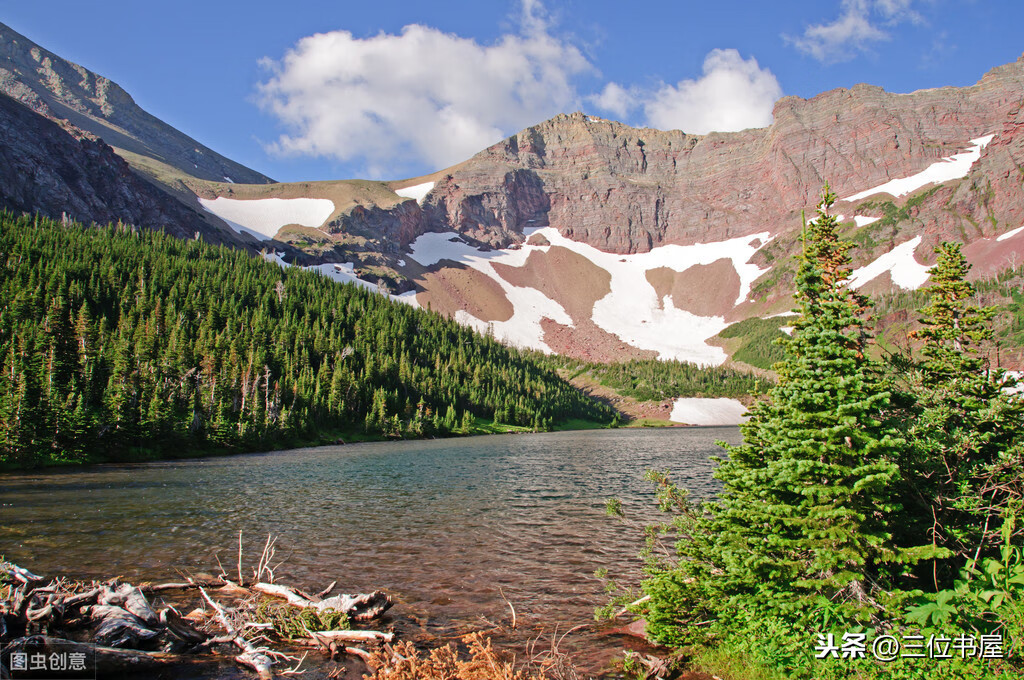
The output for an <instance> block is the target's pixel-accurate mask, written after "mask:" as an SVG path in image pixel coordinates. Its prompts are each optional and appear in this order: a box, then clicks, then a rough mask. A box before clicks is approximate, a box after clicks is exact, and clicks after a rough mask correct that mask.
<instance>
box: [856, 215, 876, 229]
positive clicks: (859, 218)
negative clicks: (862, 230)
mask: <svg viewBox="0 0 1024 680" xmlns="http://www.w3.org/2000/svg"><path fill="white" fill-rule="evenodd" d="M880 219H882V218H881V217H865V216H864V215H854V216H853V221H854V222H856V223H857V226H858V227H866V226H868V225H869V224H874V223H875V222H877V221H878V220H880Z"/></svg>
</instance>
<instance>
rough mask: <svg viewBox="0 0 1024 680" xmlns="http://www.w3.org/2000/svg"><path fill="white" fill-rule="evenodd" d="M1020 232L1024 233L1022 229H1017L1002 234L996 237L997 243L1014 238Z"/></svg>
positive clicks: (1023, 228)
mask: <svg viewBox="0 0 1024 680" xmlns="http://www.w3.org/2000/svg"><path fill="white" fill-rule="evenodd" d="M1022 231H1024V227H1017V228H1016V229H1014V230H1013V231H1008V232H1006V233H1005V234H1003V235H1002V236H999V237H997V238H996V240H997V241H1005V240H1007V239H1011V238H1013V237H1014V236H1016V235H1017V234H1019V233H1020V232H1022Z"/></svg>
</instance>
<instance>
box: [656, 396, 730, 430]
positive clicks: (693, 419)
mask: <svg viewBox="0 0 1024 680" xmlns="http://www.w3.org/2000/svg"><path fill="white" fill-rule="evenodd" d="M746 412H747V407H746V406H744V405H743V404H741V403H740V402H738V401H736V400H735V399H725V398H719V399H698V398H690V397H684V398H681V399H676V400H675V403H674V404H673V406H672V415H670V416H669V420H671V421H672V422H674V423H686V424H688V425H739V424H740V423H745V422H746V421H747V420H749V417H748V416H746V415H744V414H745V413H746Z"/></svg>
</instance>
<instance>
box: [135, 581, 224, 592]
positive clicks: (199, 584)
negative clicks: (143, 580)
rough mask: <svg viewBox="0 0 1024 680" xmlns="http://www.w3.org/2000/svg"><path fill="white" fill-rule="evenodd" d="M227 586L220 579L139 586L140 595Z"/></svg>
mask: <svg viewBox="0 0 1024 680" xmlns="http://www.w3.org/2000/svg"><path fill="white" fill-rule="evenodd" d="M227 584H228V582H227V581H225V580H224V579H222V578H209V579H189V580H188V581H181V582H179V583H151V584H148V585H141V586H139V590H140V591H141V592H142V593H161V592H164V591H166V590H193V589H197V588H221V587H223V586H226V585H227Z"/></svg>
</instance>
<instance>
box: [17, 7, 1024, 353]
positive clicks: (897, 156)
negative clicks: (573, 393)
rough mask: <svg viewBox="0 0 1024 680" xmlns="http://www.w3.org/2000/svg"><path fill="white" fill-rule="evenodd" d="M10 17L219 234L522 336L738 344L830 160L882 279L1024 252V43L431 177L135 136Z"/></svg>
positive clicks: (113, 106) (538, 144)
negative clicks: (723, 116)
mask: <svg viewBox="0 0 1024 680" xmlns="http://www.w3.org/2000/svg"><path fill="white" fill-rule="evenodd" d="M0 28H2V29H5V30H6V32H4V31H2V30H0V38H3V40H4V47H3V51H2V52H0V57H2V59H0V90H6V91H9V92H12V93H13V94H15V95H16V96H17V98H18V99H19V101H21V102H22V103H23V104H25V105H26V106H28V107H29V108H31V107H33V106H34V107H35V109H38V111H37V113H34V114H33V115H40V112H41V113H48V114H49V115H50V117H52V118H55V119H56V120H57V121H58V122H60V123H61V125H62V127H63V129H64V130H65V131H67V132H68V133H69V134H72V136H74V137H75V138H77V139H82V138H83V135H89V134H92V135H95V136H98V137H100V138H102V139H104V140H105V141H107V142H108V143H110V144H111V146H113V147H115V151H117V153H118V154H119V155H121V156H122V157H123V158H125V159H126V160H127V162H128V163H129V164H130V165H131V166H132V168H133V169H134V171H135V173H136V175H137V176H139V177H143V178H145V179H147V180H149V181H150V182H151V183H153V184H154V185H155V186H157V187H160V188H161V190H162V191H165V192H166V195H167V196H173V197H174V198H175V199H177V200H178V201H180V202H181V203H182V204H183V206H184V208H185V209H186V210H187V211H188V220H192V221H190V222H188V223H189V224H190V225H191V224H202V225H205V226H204V227H203V228H202V229H200V231H202V232H203V233H204V234H205V235H207V237H208V238H212V239H213V240H215V241H216V240H217V239H221V240H225V241H227V242H232V243H235V244H236V245H242V246H243V247H246V248H248V249H250V250H257V249H263V250H265V251H269V253H268V254H273V255H274V256H275V257H276V259H277V261H279V262H281V263H282V264H283V265H293V264H294V265H306V266H314V267H316V269H317V270H318V271H319V272H321V273H322V274H324V275H326V276H329V277H331V278H333V279H335V280H337V281H354V282H356V283H359V284H361V285H364V286H369V287H372V288H377V289H379V290H382V291H383V292H387V293H401V295H398V296H396V299H398V300H400V301H402V302H406V303H409V304H413V305H418V306H428V307H431V308H434V309H437V310H438V311H441V312H443V313H444V314H446V315H448V316H452V317H454V318H455V319H457V320H459V321H460V322H462V323H464V324H467V325H470V326H473V327H475V328H477V329H479V330H480V331H482V332H486V333H493V334H494V335H495V336H496V337H498V338H500V339H503V340H505V341H506V342H508V343H510V344H517V345H522V346H527V347H532V348H535V349H541V350H544V351H554V352H558V353H561V354H567V355H570V356H575V357H578V358H581V359H586V360H597V361H610V360H621V359H625V358H653V357H660V358H663V359H664V358H674V359H679V360H686V361H695V362H704V363H711V364H720V363H722V362H723V361H725V360H727V359H728V357H729V356H730V355H731V354H733V353H734V351H736V350H735V347H736V346H739V345H741V344H742V343H741V342H740V341H739V340H734V339H724V340H723V339H722V338H724V337H725V336H719V335H718V334H719V333H720V332H723V331H724V330H725V328H726V327H728V326H730V325H732V324H735V323H736V322H740V321H743V320H745V319H749V318H754V317H761V318H768V317H771V316H772V315H775V314H778V313H780V312H785V311H786V310H787V309H788V306H789V302H790V299H791V298H790V296H791V291H792V279H793V273H794V271H793V270H794V267H793V263H792V258H791V256H792V255H793V254H794V253H795V252H797V249H798V247H799V246H798V244H799V234H800V231H801V221H800V215H801V212H802V211H805V210H808V209H811V208H813V206H814V204H815V203H816V202H817V197H818V195H819V192H820V191H821V187H822V185H823V184H825V183H826V182H828V183H830V185H831V187H832V188H833V190H835V191H836V192H837V193H838V194H839V196H840V197H841V198H843V199H845V200H842V201H840V202H839V204H838V210H839V211H841V212H842V213H844V217H843V220H842V221H843V224H844V237H846V238H848V239H851V240H853V241H854V242H855V243H856V244H857V245H858V248H857V250H856V251H855V253H854V257H855V262H854V265H855V267H856V268H857V269H856V272H855V279H854V281H855V283H854V285H856V286H858V287H863V288H864V289H865V290H866V291H867V292H885V291H889V290H901V289H914V288H917V287H919V286H920V285H922V284H923V283H924V281H926V280H927V267H928V266H929V263H931V262H933V261H934V258H933V254H932V250H933V248H934V246H935V245H936V244H937V243H939V242H940V241H942V240H948V239H955V240H959V241H962V242H963V243H965V248H964V252H965V253H966V254H967V255H968V257H969V258H971V260H972V262H974V263H975V270H974V275H975V276H988V275H991V274H992V273H994V272H998V271H1001V270H1003V269H1006V268H1007V267H1008V266H1010V265H1012V264H1013V262H1015V261H1016V259H1015V258H1016V256H1017V250H1016V249H1018V248H1020V249H1021V252H1022V253H1024V232H1022V230H1021V229H1019V228H1018V227H1021V226H1022V225H1024V170H1022V168H1024V114H1022V108H1024V56H1022V57H1021V58H1020V59H1018V60H1016V61H1015V62H1012V63H1009V64H1005V65H1002V66H998V67H996V68H993V69H991V70H989V71H988V72H987V73H986V74H984V75H983V76H982V77H981V78H980V79H979V81H978V82H977V83H976V84H974V85H971V86H968V87H961V88H956V87H943V88H932V89H928V90H919V91H917V92H912V93H905V94H902V93H888V92H885V91H884V90H883V89H882V88H879V87H875V86H871V85H864V84H860V85H855V86H853V87H851V88H836V89H833V90H829V91H827V92H823V93H821V94H819V95H817V96H815V97H812V98H810V99H804V98H800V97H792V96H791V97H783V98H782V99H780V100H779V101H778V102H776V104H775V108H774V121H773V123H772V124H771V125H770V126H768V127H765V128H754V129H748V130H743V131H739V132H724V133H722V132H712V133H709V134H706V135H693V134H687V133H685V132H683V131H679V130H668V131H663V130H655V129H651V128H633V127H630V126H628V125H625V124H623V123H619V122H616V121H611V120H607V119H604V118H600V117H595V116H588V115H586V114H584V113H582V112H576V113H571V114H560V115H558V116H555V117H554V118H551V119H549V120H547V121H543V122H541V123H538V124H537V125H533V126H530V127H527V128H524V129H523V130H521V131H519V132H518V133H516V134H514V135H511V136H509V137H507V138H505V139H503V140H501V141H499V142H497V143H496V144H493V145H491V146H490V147H488V148H486V149H484V150H482V151H480V152H479V153H477V154H475V155H474V156H472V157H471V158H469V159H467V160H465V161H463V162H461V163H459V164H456V165H454V166H452V167H450V168H446V169H442V170H439V171H437V172H434V173H431V174H429V175H424V176H422V177H419V178H409V179H404V180H395V181H373V180H337V181H326V182H291V183H272V182H270V180H269V178H266V177H265V176H262V175H259V174H258V173H256V176H255V180H256V182H255V183H242V182H236V181H229V180H234V179H240V178H241V176H240V177H237V178H236V177H233V176H231V175H227V174H224V175H223V176H218V174H219V173H221V172H223V171H224V168H225V167H227V166H225V165H223V164H221V165H217V164H213V161H210V159H211V158H214V156H213V155H212V154H213V152H210V154H211V155H208V156H207V155H204V158H203V159H198V158H193V157H190V156H189V155H188V153H191V152H183V151H182V146H181V143H179V142H180V138H184V139H187V140H189V144H191V143H192V142H193V141H194V140H191V138H188V137H187V136H184V135H181V133H179V132H177V131H175V130H173V128H170V126H166V125H164V124H162V123H160V122H159V121H156V123H159V125H156V124H152V125H150V127H149V128H146V129H147V130H148V131H149V132H147V133H146V134H142V133H139V134H140V138H139V140H137V141H139V143H140V144H143V143H144V144H143V145H142V146H141V147H138V150H141V151H143V152H145V153H148V154H149V155H145V154H139V153H135V152H133V151H132V150H130V149H127V148H118V147H117V142H118V141H122V142H123V141H124V140H123V139H122V138H121V137H118V135H123V134H124V133H127V132H129V131H128V130H127V128H124V127H119V126H118V125H116V124H115V123H112V122H111V121H116V120H120V119H118V118H117V117H116V116H115V114H116V113H117V112H118V111H119V110H121V109H123V110H127V111H131V112H134V111H135V110H136V109H137V107H135V105H134V102H133V101H132V100H131V98H130V96H129V95H128V94H127V93H125V92H124V91H123V90H121V89H120V88H117V86H116V85H114V84H113V83H111V82H110V81H109V80H107V79H104V78H102V76H97V75H96V74H93V73H92V72H90V71H87V70H86V69H83V68H82V67H80V66H77V65H74V64H71V63H70V62H66V61H64V60H60V58H59V57H56V55H53V54H52V53H49V52H45V51H43V50H42V49H41V48H38V46H35V45H34V43H32V44H28V43H25V44H17V45H13V46H12V45H11V44H9V43H11V42H14V43H17V41H18V40H26V39H24V38H23V37H22V36H19V35H18V34H16V33H13V32H12V31H10V29H6V27H2V25H0ZM12 55H13V56H12ZM4 65H6V66H4ZM26 74H28V75H26ZM30 75H31V76H32V77H31V78H30V77H29V76H30ZM32 78H35V79H36V80H35V81H33V80H32ZM75 78H79V79H80V80H79V82H78V83H77V84H75V83H73V82H71V81H73V80H74V79H75ZM44 81H45V82H44ZM69 82H71V84H70V85H69V84H68V83H69ZM33 83H34V84H33ZM76 88H77V89H76ZM55 107H56V108H59V109H60V111H56V112H55ZM76 107H77V108H76ZM132 107H134V108H132ZM35 109H34V110H35ZM26 110H28V109H26ZM68 111H71V112H72V113H73V114H74V115H71V114H67V112H68ZM139 111H141V109H139ZM144 113H145V112H142V113H141V114H138V118H139V120H143V121H149V118H143V117H142V114H144ZM63 114H67V117H61V115H63ZM145 115H146V116H148V115H149V114H145ZM75 116H78V118H75ZM71 118H75V120H79V119H83V120H85V121H86V122H87V123H88V124H89V126H91V129H89V128H88V127H87V128H83V129H81V130H79V128H77V127H76V125H75V120H71ZM129 118H131V116H129ZM150 118H152V117H150ZM152 120H156V119H152ZM150 122H151V121H150ZM139 129H141V128H139ZM76 130H77V132H76ZM94 130H96V131H97V132H94ZM167 130H170V131H172V132H167ZM172 133H173V134H172ZM104 135H107V136H106V137H104ZM175 135H178V136H180V138H179V137H177V136H175ZM167 139H171V141H174V140H178V142H175V143H171V142H168V141H167ZM161 145H163V146H161ZM168 145H169V146H168ZM125 146H131V145H130V144H125ZM165 147H166V148H167V149H170V150H169V151H167V152H166V154H164V155H161V153H158V152H157V151H154V149H159V148H165ZM202 148H203V149H205V148H206V147H202ZM193 149H194V150H198V149H199V147H193ZM69 153H70V152H69ZM53 160H54V163H55V164H56V165H59V164H60V163H59V159H53ZM168 160H172V161H174V163H176V165H172V164H169V163H168V162H167V161H168ZM196 160H202V161H203V163H204V165H202V172H198V171H199V170H200V163H198V162H193V161H196ZM224 160H225V161H226V159H224ZM189 163H191V164H192V165H193V166H194V167H193V168H191V171H190V169H189V167H188V164H189ZM232 172H235V171H234V170H232ZM250 178H252V177H251V176H250ZM896 186H899V187H905V188H906V190H905V191H904V190H903V189H897V188H894V187H896ZM67 200H68V201H70V200H71V199H70V198H68V199H67ZM144 200H148V199H144ZM157 202H158V203H159V201H157ZM47 214H53V211H52V209H51V211H50V212H49V213H47ZM74 217H77V218H79V219H86V220H88V219H91V218H90V216H89V215H74ZM130 219H143V220H145V219H149V218H146V217H145V216H135V217H131V218H130ZM195 220H198V222H196V221H195ZM142 226H147V225H142ZM149 226H152V225H149ZM179 231H181V229H179ZM188 233H191V232H188ZM1021 259H1022V260H1024V257H1021ZM730 337H731V336H730Z"/></svg>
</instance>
